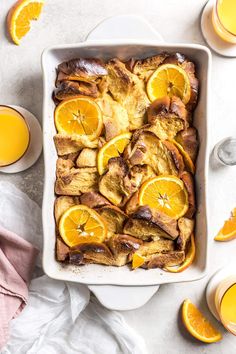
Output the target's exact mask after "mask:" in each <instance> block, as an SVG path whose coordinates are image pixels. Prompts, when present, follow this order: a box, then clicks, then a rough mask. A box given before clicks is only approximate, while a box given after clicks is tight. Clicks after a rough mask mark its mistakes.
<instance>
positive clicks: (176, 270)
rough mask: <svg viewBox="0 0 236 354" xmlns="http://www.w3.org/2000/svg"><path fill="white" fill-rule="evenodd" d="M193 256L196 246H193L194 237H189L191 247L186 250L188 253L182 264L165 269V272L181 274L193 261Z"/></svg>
mask: <svg viewBox="0 0 236 354" xmlns="http://www.w3.org/2000/svg"><path fill="white" fill-rule="evenodd" d="M195 254H196V246H195V241H194V235H193V234H192V235H191V245H190V248H189V250H188V253H187V255H186V257H185V260H184V262H183V263H182V264H181V265H180V266H177V267H168V266H167V267H165V268H164V270H166V271H167V272H170V273H180V272H183V271H184V270H185V269H187V268H188V267H189V266H190V265H191V264H192V263H193V261H194V258H195Z"/></svg>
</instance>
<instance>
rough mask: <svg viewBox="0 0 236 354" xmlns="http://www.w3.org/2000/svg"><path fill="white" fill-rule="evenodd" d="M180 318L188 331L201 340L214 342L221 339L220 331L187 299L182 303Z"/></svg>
mask: <svg viewBox="0 0 236 354" xmlns="http://www.w3.org/2000/svg"><path fill="white" fill-rule="evenodd" d="M182 320H183V323H184V325H185V327H186V329H187V330H188V331H189V333H190V334H191V335H192V336H193V337H195V338H196V339H198V340H200V341H202V342H205V343H214V342H218V341H219V340H221V339H222V335H221V333H220V332H219V331H217V330H216V329H215V328H214V327H213V326H212V324H211V323H210V322H208V320H207V319H206V318H205V317H204V316H203V314H202V313H201V312H200V311H199V310H198V308H197V307H196V306H195V305H194V304H192V303H191V301H190V300H189V299H186V300H185V301H184V303H183V306H182Z"/></svg>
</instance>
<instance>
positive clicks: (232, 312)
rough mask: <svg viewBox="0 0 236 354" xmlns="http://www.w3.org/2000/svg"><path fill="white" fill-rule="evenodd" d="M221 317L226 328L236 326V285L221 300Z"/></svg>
mask: <svg viewBox="0 0 236 354" xmlns="http://www.w3.org/2000/svg"><path fill="white" fill-rule="evenodd" d="M220 315H221V318H222V321H223V322H224V324H225V325H226V326H229V327H230V326H232V325H235V326H236V284H233V285H232V286H231V287H230V288H229V289H228V290H227V291H226V292H225V294H224V296H223V298H222V300H221V305H220Z"/></svg>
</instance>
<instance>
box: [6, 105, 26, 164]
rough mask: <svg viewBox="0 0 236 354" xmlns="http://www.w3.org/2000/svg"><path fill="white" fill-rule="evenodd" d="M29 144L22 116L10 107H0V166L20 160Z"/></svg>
mask: <svg viewBox="0 0 236 354" xmlns="http://www.w3.org/2000/svg"><path fill="white" fill-rule="evenodd" d="M29 143H30V129H29V126H28V124H27V122H26V120H25V118H24V117H23V116H22V114H20V113H19V112H18V111H17V110H15V109H14V108H12V107H8V106H3V105H0V166H1V167H3V166H9V165H11V164H13V163H15V162H17V161H18V160H20V159H21V158H22V157H23V156H24V155H25V153H26V151H27V150H28V147H29Z"/></svg>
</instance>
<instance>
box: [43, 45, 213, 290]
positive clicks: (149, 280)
mask: <svg viewBox="0 0 236 354" xmlns="http://www.w3.org/2000/svg"><path fill="white" fill-rule="evenodd" d="M162 51H167V52H180V53H183V54H185V55H186V56H187V57H189V58H190V60H191V61H193V62H194V63H195V64H196V68H197V77H198V78H199V82H200V95H199V101H198V105H197V107H196V109H195V112H194V125H195V126H196V128H197V129H198V134H199V142H200V150H199V155H198V159H197V169H196V175H195V183H196V196H197V208H198V209H197V214H196V229H195V237H196V251H197V253H196V259H195V262H194V263H193V264H192V265H191V267H189V268H188V269H187V270H185V271H184V272H182V273H177V274H172V273H168V272H165V271H163V270H161V269H151V270H148V271H145V270H143V269H137V270H135V271H131V270H130V269H129V268H128V266H123V267H113V266H109V267H108V266H103V265H96V264H89V265H85V266H83V267H78V266H73V265H62V264H60V263H59V262H57V261H56V259H55V221H54V214H53V208H54V200H55V195H54V182H55V172H56V159H57V154H56V149H55V146H54V142H53V136H54V135H55V134H56V130H55V126H54V109H55V105H54V102H53V100H52V92H53V90H54V86H55V78H56V72H55V69H56V67H57V65H58V64H59V63H61V62H63V61H66V60H69V59H72V58H77V57H86V58H94V57H95V58H96V57H98V58H102V59H105V60H107V59H110V58H113V57H118V58H120V59H122V60H127V59H129V58H130V57H135V58H145V57H149V56H152V55H156V54H158V53H160V52H162ZM210 64H211V55H210V52H209V50H208V49H207V48H206V47H204V46H201V45H192V44H160V43H158V42H157V41H153V40H151V41H146V40H145V41H144V40H139V41H138V40H122V41H117V40H116V41H114V40H113V41H111V40H104V41H88V42H83V43H79V44H74V45H61V46H55V47H51V48H49V49H46V50H45V51H44V53H43V55H42V67H43V78H44V103H43V135H44V161H45V182H44V198H43V232H44V249H43V268H44V271H45V273H46V274H47V275H48V276H50V277H51V278H54V279H61V280H67V281H74V282H79V283H83V284H94V285H100V284H110V285H122V286H145V285H156V284H163V283H174V282H183V281H193V280H197V279H200V278H202V277H203V276H204V275H205V274H206V269H207V250H208V234H207V174H208V153H207V130H208V129H207V126H208V123H207V122H208V119H209V98H208V97H209V76H210Z"/></svg>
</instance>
